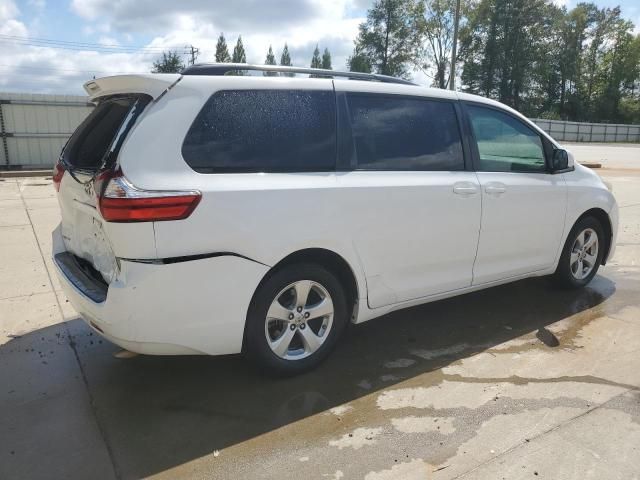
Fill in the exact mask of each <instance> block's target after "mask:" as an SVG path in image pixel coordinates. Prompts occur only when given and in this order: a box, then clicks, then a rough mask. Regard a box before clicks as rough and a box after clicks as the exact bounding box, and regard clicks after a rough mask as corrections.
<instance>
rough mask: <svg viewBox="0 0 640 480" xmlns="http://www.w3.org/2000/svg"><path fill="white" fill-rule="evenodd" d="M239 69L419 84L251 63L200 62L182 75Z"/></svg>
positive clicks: (355, 74)
mask: <svg viewBox="0 0 640 480" xmlns="http://www.w3.org/2000/svg"><path fill="white" fill-rule="evenodd" d="M239 70H257V71H261V72H279V73H306V74H309V75H317V76H318V77H346V78H350V79H352V80H370V81H375V82H385V83H400V84H403V85H417V84H416V83H413V82H410V81H409V80H405V79H403V78H398V77H390V76H388V75H379V74H377V73H361V72H340V71H336V70H325V69H322V68H305V67H284V66H281V65H251V64H248V63H198V64H195V65H192V66H190V67H187V68H185V69H184V70H183V71H182V75H227V74H229V73H232V72H237V71H239Z"/></svg>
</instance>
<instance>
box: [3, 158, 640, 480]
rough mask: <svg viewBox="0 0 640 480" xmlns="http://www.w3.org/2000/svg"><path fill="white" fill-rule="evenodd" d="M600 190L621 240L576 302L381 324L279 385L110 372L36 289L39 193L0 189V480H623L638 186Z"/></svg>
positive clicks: (498, 306) (186, 373) (47, 191)
mask: <svg viewBox="0 0 640 480" xmlns="http://www.w3.org/2000/svg"><path fill="white" fill-rule="evenodd" d="M639 158H640V155H639ZM605 166H606V165H605ZM602 175H603V176H604V177H605V178H606V180H607V181H608V182H610V183H611V184H612V185H613V188H614V193H616V195H617V197H618V202H619V203H620V205H621V209H620V218H621V226H620V233H619V238H618V247H617V253H616V256H615V258H614V260H613V261H612V262H611V263H610V264H609V265H607V266H606V267H605V268H603V269H601V271H600V274H599V275H598V276H597V277H596V278H595V280H594V281H593V282H592V284H591V285H590V286H589V287H588V288H586V289H584V290H581V291H558V290H555V289H554V288H553V286H552V285H551V284H550V282H549V281H548V280H547V279H544V278H541V279H530V280H525V281H521V282H517V283H514V284H511V285H505V286H502V287H496V288H492V289H489V290H485V291H482V292H476V293H472V294H468V295H464V296H461V297H457V298H453V299H449V300H444V301H440V302H435V303H431V304H427V305H424V306H419V307H415V308H411V309H408V310H404V311H400V312H395V313H393V314H390V315H387V316H385V317H383V318H380V319H376V320H372V321H370V322H367V323H365V324H362V325H357V326H353V327H352V328H350V329H349V330H348V331H347V333H346V335H345V337H344V338H343V340H342V341H341V343H340V345H339V347H338V348H337V349H336V350H335V351H334V353H333V354H332V356H331V357H330V358H329V360H328V361H327V362H326V363H325V364H323V365H322V366H321V367H320V368H319V369H318V370H316V371H314V372H312V373H310V374H307V375H304V376H301V377H297V378H293V379H286V380H282V379H281V380H274V379H270V378H265V377H261V376H259V375H257V374H255V373H254V372H253V371H252V370H251V369H250V368H249V367H248V366H247V365H246V364H245V362H244V361H243V359H242V358H241V357H239V356H228V357H217V358H211V357H145V356H138V357H135V358H132V359H127V360H121V359H116V358H114V357H113V355H112V354H113V353H114V352H116V351H117V350H118V349H117V347H115V346H113V345H111V344H110V343H108V342H107V341H104V340H102V339H101V338H99V337H98V336H96V335H95V334H93V333H92V332H91V331H90V330H89V329H88V328H87V327H86V326H85V324H84V323H83V322H82V321H80V320H79V319H77V316H76V314H75V312H74V311H73V310H72V308H71V307H70V306H69V304H68V303H67V302H66V299H65V298H64V295H63V294H62V292H61V291H60V289H59V284H58V282H57V280H56V279H55V277H54V273H53V270H52V266H51V263H50V261H49V260H48V253H49V251H50V231H51V230H52V229H53V227H54V226H55V224H56V223H57V221H58V215H59V214H58V210H57V204H56V201H55V197H54V195H53V188H52V187H51V185H50V181H49V180H46V179H38V178H29V179H5V181H4V182H0V478H2V479H5V478H7V479H12V478H78V479H84V478H92V479H101V478H109V479H111V478H123V479H124V478H126V479H128V478H140V477H156V478H172V479H173V478H198V479H200V478H207V479H209V478H212V479H217V478H233V479H235V478H246V479H249V478H308V479H315V478H319V479H351V478H356V479H362V478H365V479H367V480H382V479H409V480H412V479H430V478H433V479H454V478H465V479H467V478H468V479H489V478H491V479H493V478H509V479H513V478H551V479H561V478H576V479H584V478H595V479H600V478H606V479H617V478H620V479H623V478H624V479H629V478H638V476H639V475H640V474H639V472H640V447H639V446H640V170H631V169H626V170H621V169H619V168H617V166H616V169H613V167H612V168H609V169H604V170H602ZM176 321H180V319H176Z"/></svg>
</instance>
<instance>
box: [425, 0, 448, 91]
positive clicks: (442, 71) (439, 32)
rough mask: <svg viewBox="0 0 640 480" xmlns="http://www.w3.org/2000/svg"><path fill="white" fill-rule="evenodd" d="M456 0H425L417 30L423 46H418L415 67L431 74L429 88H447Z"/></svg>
mask: <svg viewBox="0 0 640 480" xmlns="http://www.w3.org/2000/svg"><path fill="white" fill-rule="evenodd" d="M455 6H456V0H425V1H424V9H423V12H424V16H423V18H421V19H420V20H421V22H420V26H421V30H422V34H423V38H424V43H423V44H422V45H421V46H420V50H419V55H418V57H419V59H418V67H419V68H420V69H421V70H422V71H423V72H426V71H428V70H430V69H431V70H433V86H435V87H438V88H447V87H448V85H449V76H450V73H449V72H450V66H451V50H452V47H453V27H454V22H455Z"/></svg>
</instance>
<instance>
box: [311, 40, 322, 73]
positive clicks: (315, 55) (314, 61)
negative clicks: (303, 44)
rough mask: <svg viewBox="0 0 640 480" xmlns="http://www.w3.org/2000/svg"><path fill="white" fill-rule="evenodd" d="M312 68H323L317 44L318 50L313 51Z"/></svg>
mask: <svg viewBox="0 0 640 480" xmlns="http://www.w3.org/2000/svg"><path fill="white" fill-rule="evenodd" d="M311 68H322V60H321V59H320V49H318V44H317V43H316V49H315V50H314V51H313V57H312V58H311Z"/></svg>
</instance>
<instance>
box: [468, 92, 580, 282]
mask: <svg viewBox="0 0 640 480" xmlns="http://www.w3.org/2000/svg"><path fill="white" fill-rule="evenodd" d="M466 110H467V112H468V115H469V119H470V123H471V127H472V130H473V135H474V137H475V140H476V145H477V158H476V160H477V161H476V165H475V166H476V170H477V175H478V180H479V181H480V186H481V189H482V221H481V231H480V241H479V244H478V255H477V258H476V261H475V265H474V268H473V284H474V285H479V284H483V283H487V282H492V281H497V280H502V279H507V278H510V277H515V276H519V275H523V274H528V273H533V272H536V271H540V270H544V269H548V268H550V267H552V266H553V264H554V262H555V259H556V254H557V252H558V247H559V245H560V242H561V241H562V232H563V228H564V219H565V211H566V203H567V188H566V185H565V182H564V179H563V177H562V175H552V174H550V173H548V170H547V165H546V161H545V159H546V154H545V147H544V143H543V142H544V141H545V140H543V138H542V136H541V135H540V134H539V133H538V132H536V131H535V130H533V129H532V128H531V127H530V126H529V125H527V124H526V123H525V122H523V121H522V120H520V119H519V118H517V117H516V116H514V115H511V114H509V113H507V112H504V111H501V110H498V109H495V108H491V107H486V106H480V105H478V104H468V105H467V106H466Z"/></svg>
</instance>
